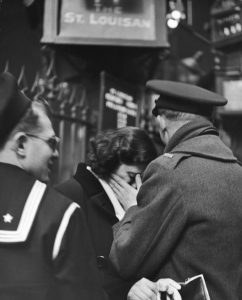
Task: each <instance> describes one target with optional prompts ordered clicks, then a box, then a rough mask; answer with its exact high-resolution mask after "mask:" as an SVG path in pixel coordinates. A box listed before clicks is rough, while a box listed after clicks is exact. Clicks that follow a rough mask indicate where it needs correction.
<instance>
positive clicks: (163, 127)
mask: <svg viewBox="0 0 242 300" xmlns="http://www.w3.org/2000/svg"><path fill="white" fill-rule="evenodd" d="M156 118H157V121H158V123H159V126H160V130H161V131H162V132H165V131H166V129H167V124H166V118H165V117H164V116H161V115H158V116H157V117H156Z"/></svg>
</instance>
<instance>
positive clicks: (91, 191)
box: [74, 163, 118, 222]
mask: <svg viewBox="0 0 242 300" xmlns="http://www.w3.org/2000/svg"><path fill="white" fill-rule="evenodd" d="M74 178H75V179H76V180H77V181H78V182H79V183H80V184H81V186H82V187H83V189H84V190H85V192H86V193H87V195H88V197H89V198H90V201H92V203H93V205H94V206H96V207H98V209H99V210H100V211H102V212H103V213H104V214H106V215H108V216H109V217H111V218H114V219H115V221H116V222H117V221H118V219H117V217H116V216H115V212H114V208H113V206H112V203H111V201H110V199H109V198H108V195H107V194H106V192H105V191H104V189H103V187H102V185H101V183H100V182H99V181H98V179H97V178H96V177H95V176H94V175H93V174H92V173H91V172H90V171H88V170H87V166H86V164H83V163H80V164H79V165H78V168H77V171H76V174H75V175H74Z"/></svg>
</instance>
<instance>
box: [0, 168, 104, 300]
mask: <svg viewBox="0 0 242 300" xmlns="http://www.w3.org/2000/svg"><path fill="white" fill-rule="evenodd" d="M83 220H84V218H83V216H82V211H81V210H80V208H79V207H78V205H77V204H75V203H73V202H71V201H70V200H69V199H67V198H65V197H64V196H62V195H60V194H59V193H58V192H56V191H55V190H53V189H50V188H49V187H47V186H46V184H44V183H42V182H40V181H38V180H35V179H34V178H33V177H32V176H30V175H28V174H27V173H26V172H25V171H24V170H22V169H20V168H18V167H16V166H13V165H9V164H4V163H0V299H2V300H15V299H18V300H30V299H31V300H46V299H48V300H49V299H52V300H54V299H58V300H59V299H68V300H72V299H78V300H80V299H81V300H96V299H103V297H104V296H103V292H102V290H101V288H100V285H99V278H98V275H97V270H96V267H95V261H94V260H93V258H94V256H93V252H92V249H91V246H90V241H89V236H88V234H87V228H86V224H85V222H84V221H83Z"/></svg>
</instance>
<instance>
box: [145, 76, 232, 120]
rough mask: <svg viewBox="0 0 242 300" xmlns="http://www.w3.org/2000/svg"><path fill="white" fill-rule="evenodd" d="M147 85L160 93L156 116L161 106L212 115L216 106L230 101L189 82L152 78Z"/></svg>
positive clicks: (154, 112) (155, 111)
mask: <svg viewBox="0 0 242 300" xmlns="http://www.w3.org/2000/svg"><path fill="white" fill-rule="evenodd" d="M146 86H147V88H149V89H151V90H152V91H154V92H155V93H157V94H159V95H160V96H159V98H158V99H157V100H156V101H155V107H154V108H153V110H152V113H153V115H154V116H157V115H158V109H159V108H160V109H169V110H175V111H180V112H186V113H192V114H198V115H202V116H210V115H211V114H212V111H213V108H214V107H216V106H223V105H225V104H226V103H227V102H228V101H227V99H225V98H224V97H223V96H221V95H219V94H217V93H214V92H211V91H208V90H206V89H204V88H201V87H198V86H196V85H192V84H187V83H181V82H175V81H168V80H150V81H148V82H147V84H146Z"/></svg>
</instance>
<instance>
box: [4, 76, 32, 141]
mask: <svg viewBox="0 0 242 300" xmlns="http://www.w3.org/2000/svg"><path fill="white" fill-rule="evenodd" d="M30 104H31V100H30V99H29V98H28V97H26V96H25V95H24V94H23V93H22V92H21V91H20V89H19V87H18V84H17V80H16V78H15V77H14V76H13V75H12V74H11V73H9V72H4V73H2V74H0V142H2V141H4V140H5V139H6V138H7V136H8V135H9V134H10V132H11V131H12V130H13V129H14V127H15V126H16V125H17V124H18V122H19V121H20V119H21V118H22V116H23V115H24V114H25V112H26V111H27V109H28V108H29V107H30Z"/></svg>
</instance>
